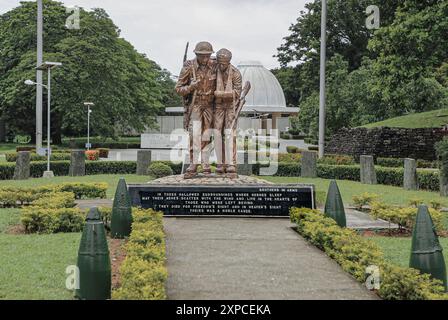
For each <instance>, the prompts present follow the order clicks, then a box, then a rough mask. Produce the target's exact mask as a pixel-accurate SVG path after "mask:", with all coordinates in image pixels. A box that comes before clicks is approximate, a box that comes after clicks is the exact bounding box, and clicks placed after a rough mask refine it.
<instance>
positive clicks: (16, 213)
mask: <svg viewBox="0 0 448 320" xmlns="http://www.w3.org/2000/svg"><path fill="white" fill-rule="evenodd" d="M17 224H20V209H17V208H14V209H0V233H3V232H5V231H6V230H7V229H8V228H9V227H10V226H13V225H17Z"/></svg>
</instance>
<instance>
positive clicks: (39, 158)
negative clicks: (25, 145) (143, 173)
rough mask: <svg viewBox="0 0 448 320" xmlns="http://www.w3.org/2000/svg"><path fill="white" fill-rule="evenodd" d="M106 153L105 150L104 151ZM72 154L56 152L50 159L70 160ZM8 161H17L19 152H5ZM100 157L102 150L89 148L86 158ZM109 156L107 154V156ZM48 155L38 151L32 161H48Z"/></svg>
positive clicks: (96, 158)
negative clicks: (39, 153)
mask: <svg viewBox="0 0 448 320" xmlns="http://www.w3.org/2000/svg"><path fill="white" fill-rule="evenodd" d="M103 155H104V152H103ZM70 157H71V154H70V151H68V152H54V153H52V154H51V155H50V161H64V160H70ZM5 158H6V162H16V160H17V152H9V153H5ZM99 158H100V150H89V151H86V160H90V161H96V160H99ZM106 158H107V156H106ZM46 160H47V156H41V155H38V154H37V153H31V155H30V161H32V162H35V161H46Z"/></svg>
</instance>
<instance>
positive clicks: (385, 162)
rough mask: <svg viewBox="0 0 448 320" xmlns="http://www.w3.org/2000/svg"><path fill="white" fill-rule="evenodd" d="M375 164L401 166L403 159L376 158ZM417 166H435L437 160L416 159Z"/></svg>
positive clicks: (402, 165) (392, 166)
mask: <svg viewBox="0 0 448 320" xmlns="http://www.w3.org/2000/svg"><path fill="white" fill-rule="evenodd" d="M376 164H377V165H379V166H381V167H391V168H403V167H404V159H402V158H377V159H376ZM416 164H417V168H432V169H434V168H437V166H438V164H437V161H427V160H420V159H418V160H416Z"/></svg>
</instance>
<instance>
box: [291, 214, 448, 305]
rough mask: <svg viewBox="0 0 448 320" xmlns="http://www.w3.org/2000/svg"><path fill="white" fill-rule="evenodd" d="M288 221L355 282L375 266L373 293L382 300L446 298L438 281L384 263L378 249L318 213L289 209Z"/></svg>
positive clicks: (361, 279)
mask: <svg viewBox="0 0 448 320" xmlns="http://www.w3.org/2000/svg"><path fill="white" fill-rule="evenodd" d="M290 216H291V221H292V222H293V223H295V224H296V225H297V231H298V232H299V233H300V234H301V235H302V236H303V237H305V238H306V239H307V240H309V241H310V242H311V243H312V244H314V245H315V246H317V247H318V248H320V249H321V250H323V251H324V252H325V253H326V254H327V255H328V256H329V257H331V258H332V259H334V260H336V262H337V263H338V264H339V265H341V267H342V268H343V269H344V270H345V271H346V272H348V273H350V274H351V275H352V276H354V277H355V278H356V279H357V280H358V281H359V282H361V283H364V282H365V281H366V280H367V276H368V275H367V274H366V269H367V267H369V266H377V267H378V268H379V270H380V279H381V282H380V287H379V289H377V290H376V293H377V294H378V295H379V296H380V297H381V298H383V299H386V300H432V299H447V297H448V295H447V294H445V293H444V288H443V286H442V282H441V281H439V280H435V279H431V278H430V276H429V275H428V274H421V273H420V272H419V271H418V270H415V269H411V268H403V267H398V266H395V265H393V264H391V263H389V262H387V261H386V260H385V259H384V257H383V253H382V251H381V250H380V248H379V247H378V246H377V245H376V244H375V243H373V242H372V241H369V240H368V239H365V238H363V237H361V236H360V235H358V234H357V233H356V232H355V231H354V230H350V229H346V228H341V227H339V226H338V225H337V224H336V222H335V221H334V220H333V219H330V218H327V217H325V216H324V215H323V213H322V212H320V211H318V210H311V209H304V208H300V209H299V208H292V209H291V210H290Z"/></svg>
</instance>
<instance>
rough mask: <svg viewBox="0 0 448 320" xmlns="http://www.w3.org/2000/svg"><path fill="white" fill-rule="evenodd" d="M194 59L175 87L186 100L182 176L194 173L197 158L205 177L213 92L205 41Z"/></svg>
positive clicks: (211, 63)
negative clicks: (186, 152)
mask: <svg viewBox="0 0 448 320" xmlns="http://www.w3.org/2000/svg"><path fill="white" fill-rule="evenodd" d="M194 53H195V54H196V59H193V60H190V61H186V62H185V64H184V67H183V68H182V70H181V72H180V75H179V79H178V81H177V84H176V92H177V93H178V94H179V95H181V96H182V97H184V100H185V101H186V106H187V107H188V110H186V113H185V117H187V118H188V121H187V123H186V127H187V128H188V131H189V134H190V147H189V152H190V166H189V167H188V169H187V171H186V173H185V175H184V177H185V178H192V177H194V176H195V175H196V174H197V168H198V165H199V155H201V161H200V163H201V164H202V168H203V172H204V174H205V175H209V174H210V173H211V169H210V163H209V159H210V150H209V148H208V147H207V146H208V145H209V144H210V139H211V137H210V131H211V129H212V122H213V105H214V92H215V90H216V66H217V64H216V60H212V59H211V55H212V53H213V47H212V45H211V44H210V43H208V42H205V41H204V42H199V43H198V44H197V45H196V48H195V50H194Z"/></svg>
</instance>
